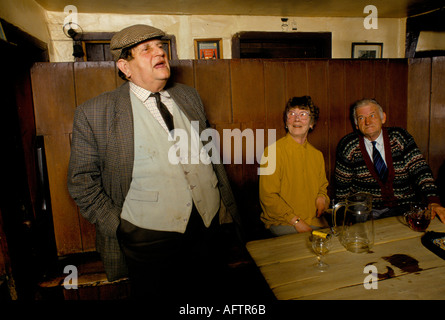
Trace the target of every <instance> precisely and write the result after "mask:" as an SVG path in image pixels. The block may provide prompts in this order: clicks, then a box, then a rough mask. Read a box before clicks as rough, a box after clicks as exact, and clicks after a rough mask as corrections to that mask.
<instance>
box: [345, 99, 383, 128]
mask: <svg viewBox="0 0 445 320" xmlns="http://www.w3.org/2000/svg"><path fill="white" fill-rule="evenodd" d="M368 104H374V105H376V106H377V107H379V113H380V119H383V108H382V106H381V105H380V104H379V103H378V102H377V100H375V99H361V100H358V101H356V102H355V103H354V106H353V107H352V117H353V118H354V122H355V124H356V125H357V111H356V110H357V108H360V107H363V106H366V105H368Z"/></svg>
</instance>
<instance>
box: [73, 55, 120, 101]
mask: <svg viewBox="0 0 445 320" xmlns="http://www.w3.org/2000/svg"><path fill="white" fill-rule="evenodd" d="M115 72H116V70H115V63H114V61H98V62H93V61H90V62H81V63H79V62H75V63H74V83H75V90H76V106H78V105H80V104H82V103H84V102H85V101H87V100H89V99H91V98H94V97H96V96H98V95H99V94H101V93H103V92H106V91H111V90H114V89H115V88H116V87H117V83H116V77H115Z"/></svg>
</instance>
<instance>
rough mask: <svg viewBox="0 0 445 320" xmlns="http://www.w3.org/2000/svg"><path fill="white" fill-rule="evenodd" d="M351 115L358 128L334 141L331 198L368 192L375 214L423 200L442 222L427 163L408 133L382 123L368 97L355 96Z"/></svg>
mask: <svg viewBox="0 0 445 320" xmlns="http://www.w3.org/2000/svg"><path fill="white" fill-rule="evenodd" d="M352 115H353V118H354V121H355V124H356V128H357V129H358V131H357V132H353V133H350V134H348V135H346V136H345V137H344V138H342V139H341V140H340V142H339V144H338V146H337V156H336V166H335V198H336V199H337V200H339V201H342V200H344V199H345V198H346V197H347V196H348V195H349V194H353V193H356V192H368V193H370V194H372V197H373V202H372V205H373V209H376V215H377V216H380V217H386V216H393V215H400V214H403V213H404V212H406V211H407V210H408V209H409V207H410V204H411V203H415V202H420V201H424V202H427V203H428V205H429V206H430V207H431V210H432V216H433V217H434V216H435V215H436V214H437V215H438V216H439V217H440V219H441V221H442V222H445V208H443V207H442V206H441V205H440V200H439V197H438V191H437V187H436V185H435V184H434V179H433V175H432V172H431V169H430V167H429V166H428V164H427V163H426V161H425V159H424V157H423V156H422V154H421V152H420V150H419V149H418V147H417V145H416V143H415V141H414V139H413V137H412V136H411V135H410V134H409V133H408V132H407V131H406V130H405V129H402V128H396V127H390V128H382V125H383V124H384V123H385V122H386V114H385V113H384V112H383V109H382V107H381V106H380V105H379V103H378V102H377V101H375V100H373V99H363V100H359V101H357V102H356V103H355V104H354V106H353V109H352Z"/></svg>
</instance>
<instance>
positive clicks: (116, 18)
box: [47, 11, 406, 62]
mask: <svg viewBox="0 0 445 320" xmlns="http://www.w3.org/2000/svg"><path fill="white" fill-rule="evenodd" d="M77 17H78V23H79V25H80V26H81V27H82V29H83V31H84V32H116V31H119V30H121V29H122V28H124V27H127V26H130V25H132V24H137V23H145V24H150V25H153V26H155V27H158V28H160V29H162V30H164V31H165V32H166V33H168V34H172V35H175V37H176V44H177V53H178V57H179V59H194V58H195V54H194V39H199V38H222V39H223V58H225V59H230V58H231V52H232V49H231V41H232V36H233V35H234V34H236V33H237V32H241V31H281V19H280V17H275V16H273V17H268V16H222V15H221V16H218V15H209V16H191V15H169V16H163V15H120V14H87V13H78V16H77ZM65 18H66V14H65V13H63V12H50V11H48V12H47V23H48V29H49V32H50V37H51V42H52V46H51V48H52V50H51V52H50V59H51V61H52V62H67V61H73V56H72V41H71V39H69V38H67V37H66V36H65V35H64V34H63V32H62V26H63V22H64V19H65ZM288 18H289V25H290V27H289V29H291V22H292V21H295V22H296V25H297V29H298V30H297V31H299V32H332V58H350V57H351V43H352V42H365V41H368V42H383V43H384V45H383V58H403V57H404V56H405V32H406V30H405V25H406V20H405V19H383V18H381V19H379V20H378V29H369V30H367V29H365V27H364V25H363V20H364V17H363V18H317V17H313V18H307V17H288ZM289 32H292V31H289Z"/></svg>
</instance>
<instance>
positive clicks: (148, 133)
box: [121, 92, 220, 233]
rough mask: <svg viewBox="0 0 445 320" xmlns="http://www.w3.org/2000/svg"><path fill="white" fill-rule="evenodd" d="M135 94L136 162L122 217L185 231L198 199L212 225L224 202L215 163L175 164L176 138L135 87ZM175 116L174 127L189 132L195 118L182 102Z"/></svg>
mask: <svg viewBox="0 0 445 320" xmlns="http://www.w3.org/2000/svg"><path fill="white" fill-rule="evenodd" d="M130 98H131V104H132V108H133V118H134V133H135V135H134V167H133V175H132V182H131V185H130V190H129V192H128V194H127V197H126V198H125V202H124V205H123V208H122V213H121V218H122V219H125V220H127V221H129V222H131V223H132V224H134V225H136V226H138V227H141V228H145V229H150V230H159V231H176V232H181V233H183V232H184V231H185V229H186V227H187V223H188V219H189V218H190V213H191V210H192V206H193V202H194V203H195V206H196V208H197V209H198V211H199V213H200V215H201V217H202V219H203V221H204V224H205V225H206V226H209V225H210V223H211V221H212V219H213V218H214V217H215V215H216V213H217V212H218V209H219V206H220V195H219V190H218V188H217V184H218V179H217V177H216V175H215V173H214V171H213V167H212V165H211V164H208V165H205V164H203V163H201V162H200V163H199V164H172V163H170V161H169V152H170V155H171V154H172V150H174V144H175V142H174V141H168V135H167V133H166V132H165V130H164V129H163V128H162V126H161V125H160V124H159V122H158V121H157V120H156V119H154V118H153V116H152V115H151V114H150V112H149V111H148V110H147V108H146V107H145V106H144V104H143V103H142V102H141V101H140V100H139V99H138V98H137V97H136V96H135V95H134V94H133V93H132V92H130ZM173 118H174V123H175V128H176V129H185V130H186V131H187V132H188V137H190V136H191V135H190V121H189V120H188V119H187V117H186V116H185V115H184V114H183V113H182V112H181V111H180V109H179V108H178V107H177V106H175V108H174V112H173ZM199 148H200V150H201V148H202V144H200V146H199ZM173 153H174V152H173ZM189 159H190V156H189ZM189 162H190V160H189Z"/></svg>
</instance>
